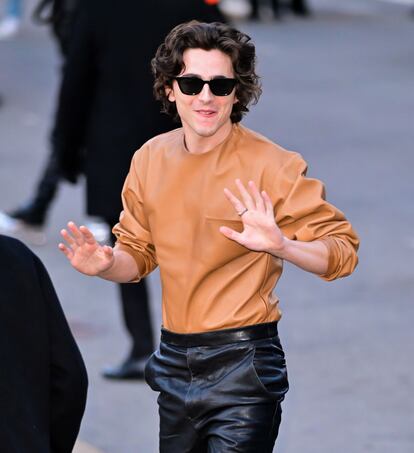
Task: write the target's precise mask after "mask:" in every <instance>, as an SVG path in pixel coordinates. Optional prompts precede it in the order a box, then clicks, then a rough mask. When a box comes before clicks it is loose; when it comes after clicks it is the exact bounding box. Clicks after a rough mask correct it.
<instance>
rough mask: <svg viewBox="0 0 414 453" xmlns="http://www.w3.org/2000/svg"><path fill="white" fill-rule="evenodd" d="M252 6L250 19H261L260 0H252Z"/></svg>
mask: <svg viewBox="0 0 414 453" xmlns="http://www.w3.org/2000/svg"><path fill="white" fill-rule="evenodd" d="M250 6H251V8H252V10H251V13H250V19H258V17H259V0H250Z"/></svg>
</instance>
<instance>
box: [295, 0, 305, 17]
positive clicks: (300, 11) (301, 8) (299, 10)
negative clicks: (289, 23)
mask: <svg viewBox="0 0 414 453" xmlns="http://www.w3.org/2000/svg"><path fill="white" fill-rule="evenodd" d="M291 8H292V11H293V13H294V14H297V15H298V16H309V14H310V11H309V8H308V5H307V3H306V0H291Z"/></svg>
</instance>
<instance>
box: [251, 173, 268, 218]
mask: <svg viewBox="0 0 414 453" xmlns="http://www.w3.org/2000/svg"><path fill="white" fill-rule="evenodd" d="M249 188H250V191H251V193H252V195H253V197H254V200H255V202H256V209H257V210H258V211H260V212H265V211H266V209H265V203H264V201H263V198H262V196H261V195H260V192H259V190H258V188H257V187H256V184H255V183H254V182H253V181H249Z"/></svg>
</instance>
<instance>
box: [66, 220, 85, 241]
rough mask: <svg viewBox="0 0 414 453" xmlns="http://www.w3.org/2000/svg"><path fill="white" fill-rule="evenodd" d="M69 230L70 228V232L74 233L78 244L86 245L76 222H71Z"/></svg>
mask: <svg viewBox="0 0 414 453" xmlns="http://www.w3.org/2000/svg"><path fill="white" fill-rule="evenodd" d="M68 228H69V230H70V232H71V233H72V235H73V237H74V239H75V241H76V243H77V244H78V245H83V244H84V243H85V238H84V237H83V234H82V233H81V231H80V230H79V228H78V227H77V225H76V224H75V223H74V222H69V223H68Z"/></svg>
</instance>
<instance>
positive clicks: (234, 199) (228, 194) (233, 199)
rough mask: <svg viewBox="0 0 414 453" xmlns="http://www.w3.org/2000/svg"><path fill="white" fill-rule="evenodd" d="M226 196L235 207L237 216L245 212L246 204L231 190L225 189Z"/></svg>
mask: <svg viewBox="0 0 414 453" xmlns="http://www.w3.org/2000/svg"><path fill="white" fill-rule="evenodd" d="M224 194H225V195H226V197H227V199H228V200H229V201H230V203H231V204H232V205H233V207H234V209H235V210H236V212H237V214H240V213H241V212H243V211H244V210H245V209H246V208H245V206H244V204H243V203H242V202H241V201H240V200H239V199H238V198H237V197H236V196H235V195H233V193H232V192H231V191H230V190H229V189H227V188H225V189H224Z"/></svg>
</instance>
